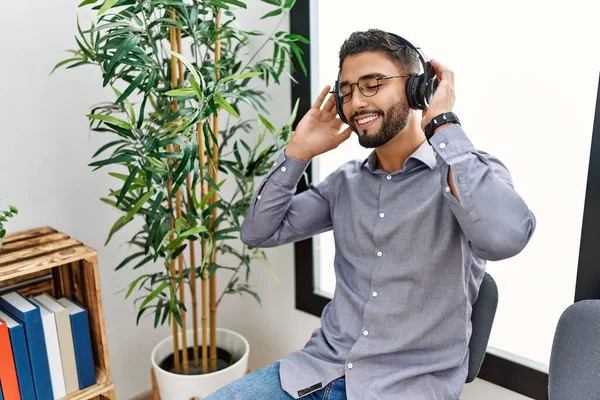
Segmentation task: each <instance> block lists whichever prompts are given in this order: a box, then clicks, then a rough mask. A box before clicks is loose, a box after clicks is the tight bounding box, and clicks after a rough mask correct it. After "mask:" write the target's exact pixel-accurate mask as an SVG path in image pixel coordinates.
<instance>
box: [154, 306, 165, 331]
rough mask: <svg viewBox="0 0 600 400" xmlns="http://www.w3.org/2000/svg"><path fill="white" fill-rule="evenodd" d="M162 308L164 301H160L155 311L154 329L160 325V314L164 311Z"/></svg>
mask: <svg viewBox="0 0 600 400" xmlns="http://www.w3.org/2000/svg"><path fill="white" fill-rule="evenodd" d="M162 306H163V300H162V299H159V300H158V304H157V305H156V310H155V311H154V328H156V327H157V326H158V323H159V322H160V312H161V310H162ZM165 309H166V307H165Z"/></svg>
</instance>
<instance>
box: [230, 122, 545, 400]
mask: <svg viewBox="0 0 600 400" xmlns="http://www.w3.org/2000/svg"><path fill="white" fill-rule="evenodd" d="M307 165H308V163H305V162H301V161H298V160H295V159H293V158H291V157H289V156H286V155H285V153H281V154H280V155H279V157H278V160H277V163H276V164H275V166H274V167H273V168H272V170H271V171H270V172H269V173H268V175H267V176H266V177H265V179H264V180H263V181H262V183H261V184H260V186H259V187H258V190H257V191H256V193H255V194H254V197H253V199H252V203H251V207H250V209H249V211H248V215H247V216H246V219H245V220H244V223H243V227H242V232H241V237H242V240H243V241H244V242H245V243H247V244H249V245H252V246H257V247H270V246H277V245H282V244H285V243H290V242H295V241H299V240H303V239H306V238H308V237H311V236H313V235H316V234H319V233H321V232H325V231H327V230H330V229H333V234H334V238H335V261H334V268H335V274H336V287H335V294H334V297H333V300H332V301H331V302H330V303H328V305H327V306H326V307H325V309H324V310H323V314H322V316H321V328H319V329H317V330H315V331H314V333H313V334H312V336H311V338H310V340H309V341H308V343H307V344H306V346H305V347H304V348H303V349H301V350H299V351H296V352H293V353H291V354H289V355H288V356H286V357H285V358H284V359H283V360H282V361H281V366H280V377H281V384H282V387H283V389H284V390H285V391H286V392H287V393H289V394H290V395H291V396H292V397H293V398H296V399H297V398H300V397H302V396H304V395H305V394H307V393H310V392H312V391H314V390H318V389H319V388H321V387H325V385H327V383H329V382H330V381H332V380H333V379H336V378H339V377H340V376H342V375H345V377H346V391H347V396H348V399H350V400H359V399H360V400H362V399H368V400H399V399H401V400H404V399H405V400H420V399H427V400H432V399H443V400H448V399H458V397H459V395H460V393H461V391H462V388H463V385H464V382H465V379H466V375H467V366H468V358H469V353H468V343H469V338H470V335H471V320H470V317H471V306H472V304H473V303H474V301H475V299H476V298H477V294H478V290H479V286H480V283H481V280H482V278H483V275H484V271H485V260H501V259H505V258H508V257H512V256H514V255H516V254H517V253H519V252H520V251H521V250H522V249H523V248H524V247H525V245H526V244H527V242H528V241H529V239H530V237H531V235H532V234H533V231H534V229H535V224H536V222H535V217H534V215H533V214H532V212H531V211H530V210H529V208H528V207H527V205H526V204H525V202H524V201H523V199H522V198H521V197H520V196H519V195H518V194H517V192H516V191H515V190H514V188H513V185H512V180H511V176H510V173H509V172H508V170H507V169H506V167H505V166H504V165H503V164H502V163H501V162H500V161H499V160H498V159H496V158H495V157H493V156H491V155H489V154H487V153H484V152H481V151H478V150H476V149H475V148H474V147H473V145H472V143H471V142H470V140H469V139H468V137H467V136H466V134H465V133H464V131H463V129H462V127H461V126H460V125H453V126H449V127H447V128H445V129H443V130H441V131H439V132H438V133H437V134H435V135H434V136H433V137H432V138H431V145H430V144H429V143H427V141H425V142H424V143H423V144H422V145H421V146H420V147H419V148H418V149H417V150H416V151H415V152H414V153H413V154H412V155H411V156H410V157H409V158H408V159H407V160H406V162H405V164H404V168H402V169H401V170H399V171H395V172H393V173H390V174H387V173H386V172H384V171H382V170H380V169H377V160H376V154H375V152H373V153H372V154H371V155H370V156H369V157H368V158H367V159H366V160H364V161H363V162H361V161H351V162H347V163H345V164H344V165H342V166H341V167H340V168H339V169H337V170H336V171H335V172H333V173H332V174H331V175H329V176H328V177H326V178H325V179H324V180H323V181H321V182H320V183H318V184H316V185H314V186H311V187H310V189H309V190H306V191H304V192H302V193H299V194H297V195H295V190H296V185H297V184H298V182H299V180H300V179H301V177H302V174H303V172H304V171H305V169H306V167H307ZM449 166H450V167H451V168H452V174H453V178H454V182H455V186H456V189H457V192H458V199H456V198H455V197H454V196H453V195H452V193H451V192H450V187H449V186H448V179H447V177H448V168H449Z"/></svg>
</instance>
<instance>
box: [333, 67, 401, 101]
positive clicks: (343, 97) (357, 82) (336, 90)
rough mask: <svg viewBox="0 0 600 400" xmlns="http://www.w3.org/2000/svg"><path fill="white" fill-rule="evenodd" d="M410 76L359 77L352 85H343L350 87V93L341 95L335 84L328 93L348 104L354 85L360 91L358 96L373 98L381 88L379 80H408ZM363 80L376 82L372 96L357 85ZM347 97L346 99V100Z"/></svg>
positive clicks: (338, 86) (338, 87)
mask: <svg viewBox="0 0 600 400" xmlns="http://www.w3.org/2000/svg"><path fill="white" fill-rule="evenodd" d="M410 75H411V74H408V75H393V76H385V75H375V74H371V75H364V76H361V77H360V78H358V81H356V82H354V83H344V86H350V93H348V94H347V95H344V94H342V92H341V90H340V85H339V84H337V85H336V87H335V89H334V90H332V91H331V92H329V93H332V94H335V95H336V96H337V97H338V98H341V99H342V101H343V103H344V104H345V103H348V102H349V101H350V100H352V96H353V95H354V88H353V86H354V85H356V86H357V87H358V90H359V91H360V94H362V95H363V96H364V97H373V96H375V95H376V94H377V93H378V92H379V87H380V86H381V84H380V83H379V81H380V80H388V79H394V78H408V77H409V76H410ZM363 79H375V80H377V86H376V89H375V93H373V94H365V92H363V89H364V88H363V87H362V86H360V85H359V83H360V81H361V80H363ZM346 97H347V98H346Z"/></svg>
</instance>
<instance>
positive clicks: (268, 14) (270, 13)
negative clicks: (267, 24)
mask: <svg viewBox="0 0 600 400" xmlns="http://www.w3.org/2000/svg"><path fill="white" fill-rule="evenodd" d="M282 12H283V10H282V9H281V8H278V9H276V10H273V11H271V12H268V13H266V14H265V15H263V16H262V17H260V19H265V18H269V17H275V16H277V15H280V14H281V13H282Z"/></svg>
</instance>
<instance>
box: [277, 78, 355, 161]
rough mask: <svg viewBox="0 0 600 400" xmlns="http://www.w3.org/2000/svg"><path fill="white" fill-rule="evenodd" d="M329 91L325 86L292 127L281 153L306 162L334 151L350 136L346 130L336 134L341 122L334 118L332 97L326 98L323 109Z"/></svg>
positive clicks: (349, 129) (349, 132)
mask: <svg viewBox="0 0 600 400" xmlns="http://www.w3.org/2000/svg"><path fill="white" fill-rule="evenodd" d="M330 88H331V87H330V86H325V88H324V89H323V91H321V94H320V95H319V97H317V100H316V101H315V103H314V104H313V106H312V107H311V109H310V110H309V111H308V112H307V113H306V114H305V115H304V117H302V119H301V120H300V122H299V123H298V125H297V126H296V131H295V133H294V136H293V137H292V139H291V140H290V143H289V144H288V146H287V147H286V149H285V153H286V154H287V155H289V156H290V157H292V158H295V159H297V160H302V161H310V160H312V158H313V157H316V156H318V155H319V154H323V153H325V152H327V151H329V150H332V149H335V148H336V147H338V146H339V145H340V144H342V142H343V141H345V140H347V139H348V138H349V137H350V135H351V134H352V128H350V127H348V128H346V129H344V131H343V132H340V129H341V127H342V124H343V122H342V120H341V119H339V118H338V117H337V111H336V109H335V97H334V96H335V95H331V96H329V98H328V99H327V101H326V102H325V104H324V105H323V101H324V100H325V97H326V96H327V93H328V92H329V89H330ZM321 105H323V108H321Z"/></svg>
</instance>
